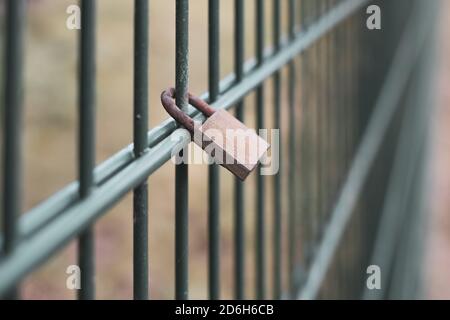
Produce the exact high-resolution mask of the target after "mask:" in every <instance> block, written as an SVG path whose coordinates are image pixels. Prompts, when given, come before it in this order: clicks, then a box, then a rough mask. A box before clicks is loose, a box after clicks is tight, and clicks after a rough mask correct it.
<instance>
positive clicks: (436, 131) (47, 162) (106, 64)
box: [0, 0, 450, 299]
mask: <svg viewBox="0 0 450 320" xmlns="http://www.w3.org/2000/svg"><path fill="white" fill-rule="evenodd" d="M423 1H425V0H423ZM29 3H30V6H29V9H28V10H29V12H30V14H29V20H28V22H27V27H26V64H25V67H26V73H25V76H26V92H25V127H24V134H25V141H24V142H25V153H24V155H25V163H24V165H25V167H24V170H25V172H24V188H25V190H24V195H25V207H24V210H25V211H27V210H29V209H31V208H33V207H34V206H36V205H37V204H39V203H40V202H42V201H43V200H45V199H46V198H48V197H49V196H50V195H52V194H53V193H54V192H56V191H58V190H59V189H60V188H62V187H64V186H65V185H67V184H68V183H70V182H72V181H74V180H76V177H77V173H76V141H77V136H76V129H77V114H76V110H77V91H76V88H77V77H76V75H77V54H78V51H77V39H78V32H77V31H73V30H68V29H67V28H66V27H65V25H66V19H67V16H68V15H67V14H66V8H67V7H68V6H69V5H71V4H74V1H73V0H58V1H56V0H34V1H29ZM233 3H234V2H233V1H221V29H220V30H221V38H220V41H221V76H222V77H224V76H226V75H228V74H229V73H230V72H232V70H233V58H232V57H233V37H234V29H233ZM253 3H254V2H253V1H248V3H247V2H246V8H248V9H247V10H246V14H247V16H248V17H246V18H248V19H253V12H254V10H253ZM282 4H283V9H282V12H283V15H284V16H283V21H287V17H286V15H287V14H286V13H287V9H286V8H287V7H286V4H287V1H282ZM443 6H444V8H443V10H441V17H440V22H439V34H438V35H437V36H438V37H439V39H438V41H437V42H438V44H439V50H438V57H439V59H437V68H436V70H437V73H436V80H437V86H436V92H435V94H436V96H437V99H436V101H437V103H438V107H437V108H436V109H435V110H436V111H435V113H434V115H433V139H432V143H433V148H432V155H431V158H432V161H431V165H430V168H431V170H430V171H431V176H430V190H429V195H430V200H431V201H430V204H431V206H430V208H429V212H428V218H429V222H430V223H429V232H428V241H427V246H426V258H425V261H424V264H425V267H426V268H425V270H426V271H425V272H426V275H425V279H426V281H425V298H433V299H450V274H448V270H450V168H449V163H450V139H449V137H450V61H449V59H448V57H449V56H450V1H448V0H444V1H443ZM190 7H191V9H190V39H189V42H190V85H189V87H190V90H191V92H193V93H196V94H201V93H203V92H204V91H205V89H206V88H207V67H208V65H207V63H205V62H206V61H207V59H208V56H207V50H208V48H207V45H208V41H207V32H208V27H207V12H208V10H207V8H208V2H207V1H206V0H196V1H191V2H190ZM0 10H2V13H1V15H2V16H3V15H4V12H3V1H1V0H0ZM150 11H151V13H150V14H151V19H150V83H149V90H150V101H149V102H150V103H149V105H150V127H154V126H156V125H157V124H159V123H160V122H161V121H163V120H165V119H166V118H167V114H166V113H165V111H164V110H163V108H162V107H161V105H160V101H159V94H160V92H161V90H162V89H163V88H166V87H168V86H172V85H174V79H175V64H174V61H175V55H174V53H175V2H174V1H162V0H156V1H150ZM266 12H267V23H268V28H269V26H270V25H271V23H272V21H271V16H270V10H266ZM98 14H99V16H98V40H99V41H98V48H97V63H98V69H97V70H98V71H97V72H98V78H97V79H98V93H97V103H98V109H97V140H96V144H97V163H101V162H102V161H104V160H105V159H107V158H109V157H110V156H112V155H113V154H114V153H116V152H117V151H119V150H120V149H122V148H123V147H124V146H126V145H128V144H129V143H130V142H131V140H132V110H133V92H132V90H133V73H132V70H133V36H132V35H133V5H132V1H122V0H99V1H98ZM3 21H4V19H1V20H0V23H1V24H2V23H3ZM245 27H246V30H245V31H246V39H248V43H249V45H247V46H246V57H247V58H250V57H253V56H254V50H253V48H254V46H253V33H254V24H253V23H248V24H246V26H245ZM283 30H286V27H284V28H283ZM1 37H3V34H1ZM267 41H268V42H270V41H271V33H270V32H267ZM1 45H3V39H2V41H1ZM0 52H3V50H1V49H0ZM271 94H272V92H271V89H270V88H269V89H268V90H267V93H266V95H267V99H270V97H271ZM247 101H249V102H248V103H252V101H253V96H252V95H250V96H249V97H248V99H247ZM430 108H431V107H430ZM246 110H247V112H249V114H251V113H252V110H253V109H252V108H247V109H246ZM247 119H249V121H248V122H247V123H246V124H247V125H248V126H250V127H252V126H254V123H252V121H253V120H252V119H253V117H250V116H249V117H247ZM284 121H287V119H284ZM190 176H191V177H192V178H191V179H190V184H191V186H190V187H191V190H195V191H191V192H190V195H189V197H190V213H189V214H190V222H189V223H190V226H189V227H190V244H189V250H190V252H189V254H190V262H189V263H190V268H189V270H190V271H189V272H190V273H189V277H190V296H191V297H192V298H198V299H204V298H206V297H207V290H206V289H205V288H206V285H205V284H206V283H207V273H206V272H205V271H206V266H207V197H206V194H207V188H206V187H207V167H206V166H191V168H190ZM173 180H174V168H173V165H172V164H171V163H167V164H165V165H164V166H163V168H161V169H160V170H158V171H157V172H156V173H155V174H153V175H152V176H151V178H150V180H149V183H150V187H149V188H150V192H149V221H150V224H149V254H150V288H151V292H150V296H151V297H152V298H162V299H171V298H172V297H173V294H174V272H175V271H174V267H173V266H174V255H173V247H174V202H173V199H174V197H175V195H174V186H173ZM222 180H223V182H222V184H223V187H222V197H221V208H222V212H223V213H222V215H221V224H222V225H221V228H222V239H221V240H222V242H221V249H222V287H223V289H222V297H223V298H231V297H232V289H233V280H232V267H233V265H232V251H233V242H232V241H233V238H232V229H231V227H232V225H233V217H232V204H233V201H232V188H231V186H232V181H233V180H232V177H231V175H228V174H227V175H225V174H223V175H222ZM252 183H254V182H252V181H249V187H248V188H247V193H248V196H249V197H252V190H254V189H255V188H253V187H252V186H251V184H252ZM156 186H157V187H156ZM268 195H269V196H268V198H267V200H266V201H267V205H268V207H270V203H271V201H272V199H271V197H270V192H268ZM249 199H251V198H249ZM253 205H254V203H253V201H247V206H248V208H247V209H248V210H247V211H248V212H249V214H248V215H246V219H247V220H248V221H253V219H254V216H253V213H252V212H254V210H253ZM95 231H96V254H97V260H96V261H97V262H96V263H97V276H96V278H97V279H96V280H97V295H98V298H100V299H131V298H132V287H131V285H132V252H133V251H132V238H133V237H132V196H131V195H128V196H127V197H126V198H124V199H123V200H122V201H121V202H120V203H119V204H118V205H117V206H115V207H114V209H112V210H111V212H110V213H108V214H107V215H105V216H104V217H103V218H101V220H100V221H99V223H97V224H96V226H95ZM268 233H270V230H269V229H268ZM247 234H248V239H246V245H247V247H248V248H253V237H252V234H250V233H247ZM283 246H284V247H286V244H285V243H283ZM75 252H76V250H75V243H73V242H72V244H71V245H70V246H69V247H67V248H66V249H64V250H63V251H62V252H61V253H60V254H58V255H57V256H55V257H53V258H52V259H51V260H50V261H49V262H48V263H46V264H45V265H44V266H43V267H41V268H40V269H39V270H38V271H37V272H35V273H33V274H32V275H30V276H29V277H28V278H27V279H26V281H25V282H24V284H23V287H22V294H23V298H25V299H61V298H62V299H66V298H67V299H69V298H74V297H75V294H74V292H72V291H69V290H67V289H66V287H65V284H66V276H67V275H66V273H65V271H66V268H67V266H69V265H71V264H76V256H75ZM268 258H270V253H269V256H268ZM246 268H247V269H248V272H247V275H248V276H247V277H246V281H247V283H248V289H247V290H248V294H249V295H253V287H254V286H253V285H252V284H253V282H254V279H253V273H252V272H251V271H252V270H254V265H253V256H252V255H247V261H246ZM269 283H271V281H269Z"/></svg>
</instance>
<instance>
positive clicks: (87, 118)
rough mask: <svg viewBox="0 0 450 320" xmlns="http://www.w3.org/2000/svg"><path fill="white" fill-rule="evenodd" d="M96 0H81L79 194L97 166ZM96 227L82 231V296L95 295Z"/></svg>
mask: <svg viewBox="0 0 450 320" xmlns="http://www.w3.org/2000/svg"><path fill="white" fill-rule="evenodd" d="M95 6H96V1H95V0H82V1H81V16H82V19H81V33H80V34H81V36H80V37H81V38H80V78H79V81H80V83H79V88H80V92H79V94H80V99H79V103H80V105H79V128H78V130H79V159H78V165H79V180H80V187H79V194H80V198H81V199H83V198H86V197H88V196H89V195H90V193H91V190H92V186H93V183H94V166H95V76H96V75H95V74H96V71H95V68H96V67H95V23H96V22H95V15H96V13H95ZM94 240H95V239H94V231H93V228H92V226H91V227H88V228H87V229H86V230H85V231H83V233H82V234H81V235H80V241H79V247H78V257H79V264H80V269H81V290H79V295H78V297H79V299H83V300H90V299H94V298H95V279H94V278H95V260H94V258H95V250H94Z"/></svg>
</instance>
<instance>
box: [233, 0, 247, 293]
mask: <svg viewBox="0 0 450 320" xmlns="http://www.w3.org/2000/svg"><path fill="white" fill-rule="evenodd" d="M234 30H235V32H234V34H235V36H234V70H235V71H234V72H235V74H236V84H239V83H240V82H241V81H242V79H243V77H244V51H245V49H244V41H245V34H244V1H243V0H235V2H234ZM236 118H237V119H239V120H240V121H244V100H243V99H242V100H240V101H239V102H238V103H237V106H236ZM244 192H245V190H244V183H243V182H242V181H241V180H239V179H238V178H235V179H234V223H235V225H234V295H235V298H236V299H239V300H242V299H244V297H245V290H244V288H245V219H244V212H245V211H244V209H245V197H244Z"/></svg>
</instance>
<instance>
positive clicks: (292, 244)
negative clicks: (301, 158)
mask: <svg viewBox="0 0 450 320" xmlns="http://www.w3.org/2000/svg"><path fill="white" fill-rule="evenodd" d="M288 10H289V12H288V16H289V22H288V32H289V38H290V39H291V41H294V39H295V1H294V0H289V6H288ZM295 69H296V66H295V61H294V60H291V61H290V62H289V65H288V85H289V87H288V100H289V101H288V103H289V109H288V110H289V178H288V184H289V188H288V190H289V194H288V196H289V216H288V219H289V229H288V245H289V256H288V257H289V261H288V279H289V296H290V297H292V296H293V294H294V292H295V272H294V271H295V262H296V261H295V260H296V249H297V247H296V230H295V225H296V215H297V203H296V199H297V190H296V171H297V168H296V159H297V134H296V127H297V123H296V122H297V115H296V113H297V112H296V101H295V100H296V99H295V90H296V75H295V74H296V70H295Z"/></svg>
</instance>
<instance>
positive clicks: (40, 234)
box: [0, 0, 369, 293]
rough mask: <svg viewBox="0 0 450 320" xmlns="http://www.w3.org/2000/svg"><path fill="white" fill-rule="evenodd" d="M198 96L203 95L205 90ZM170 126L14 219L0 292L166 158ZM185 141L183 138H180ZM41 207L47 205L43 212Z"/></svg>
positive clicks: (345, 11)
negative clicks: (15, 230)
mask: <svg viewBox="0 0 450 320" xmlns="http://www.w3.org/2000/svg"><path fill="white" fill-rule="evenodd" d="M368 2H369V0H345V1H343V2H341V3H340V4H338V5H337V6H335V7H334V8H333V9H331V10H330V11H329V12H328V13H327V14H325V15H324V16H323V17H322V18H320V19H319V21H318V22H317V23H314V24H312V25H311V26H310V27H309V28H308V29H307V30H305V31H303V32H300V33H298V34H297V35H296V36H295V39H294V40H293V41H292V42H290V43H289V44H286V41H283V45H282V47H281V50H280V51H279V53H276V54H273V55H271V54H270V52H269V50H266V54H265V56H268V57H267V58H266V59H265V60H264V62H263V63H261V65H260V67H259V68H257V69H255V68H254V60H250V61H249V62H248V63H246V70H248V73H247V74H246V76H245V77H244V79H243V80H242V82H241V83H240V84H239V85H236V86H233V81H234V80H233V79H234V76H230V77H228V78H227V79H226V80H225V81H222V82H221V84H222V86H221V87H222V88H224V93H223V95H222V96H220V97H219V98H218V100H217V101H216V102H215V103H213V104H212V106H213V107H215V108H217V109H221V108H225V109H228V108H231V107H232V106H234V105H235V104H236V103H238V102H239V101H240V100H241V99H242V98H243V97H244V96H246V95H247V94H248V93H249V92H250V91H252V90H254V89H255V88H256V87H258V86H259V85H260V84H261V83H262V82H263V81H264V80H266V79H267V78H269V77H270V76H271V75H272V74H273V73H274V72H276V71H277V70H278V69H280V68H281V67H283V66H284V65H286V64H287V63H288V62H289V61H291V60H292V59H293V58H294V57H295V56H297V55H298V54H300V53H302V52H303V51H304V50H306V49H307V48H309V47H310V46H311V45H312V44H314V43H315V42H316V41H317V40H318V39H320V38H321V37H322V36H324V35H325V34H326V33H328V32H329V31H330V30H332V29H333V28H334V27H335V26H336V25H338V24H339V23H341V22H343V21H344V20H345V19H346V18H348V17H349V16H350V15H352V14H354V13H355V12H356V11H357V10H358V9H359V8H360V7H361V6H362V5H364V4H366V3H368ZM252 61H253V62H252ZM228 81H229V82H228ZM203 98H205V99H207V96H206V95H205V96H203ZM188 113H189V114H190V115H192V116H196V115H198V112H196V111H195V110H194V108H193V107H189V110H188ZM197 118H199V117H197ZM176 128H177V125H176V123H175V122H174V121H173V120H170V119H169V120H166V121H164V122H163V123H162V124H161V125H160V126H158V127H156V128H155V129H153V130H151V131H150V132H149V134H148V138H149V146H150V148H151V149H150V151H149V152H148V153H146V154H145V155H143V156H142V157H141V158H139V159H134V158H133V147H132V146H128V147H127V148H125V149H124V150H122V151H120V152H119V153H118V154H116V155H115V156H113V157H112V158H110V160H107V161H106V162H104V164H103V165H101V166H99V167H98V169H97V170H96V171H95V181H96V182H97V183H98V184H97V185H96V188H95V189H94V190H93V192H92V195H91V196H90V197H88V198H86V199H84V200H81V201H77V200H76V190H77V185H78V183H72V184H71V185H69V186H68V187H67V188H65V189H64V190H62V191H61V192H60V193H58V194H56V195H55V196H54V197H52V198H50V199H49V200H48V201H46V202H44V203H43V204H41V205H40V206H38V207H36V208H35V209H34V210H32V211H31V212H29V213H28V214H31V213H32V212H35V213H34V214H33V215H32V216H31V217H30V218H27V215H25V217H24V218H22V219H21V220H20V223H19V233H20V235H21V236H26V240H25V241H22V242H21V243H20V245H19V246H18V247H17V251H15V253H14V254H13V255H11V256H9V257H7V258H5V259H3V260H2V261H0V293H1V292H4V291H5V290H6V289H7V288H8V287H11V286H12V285H13V284H14V283H16V282H17V281H18V280H20V278H21V277H23V276H24V275H25V274H26V273H27V272H29V271H30V270H31V269H33V268H34V267H35V266H37V265H39V264H40V263H42V262H43V261H45V260H46V258H48V257H49V256H50V255H51V254H52V253H53V252H54V251H56V250H58V249H60V248H61V247H63V246H64V245H65V244H66V243H67V242H68V241H69V240H71V239H72V238H73V237H75V236H76V235H77V234H79V233H80V232H81V231H82V230H83V229H84V228H86V227H87V226H88V225H89V224H90V223H92V222H94V221H95V220H96V219H97V218H98V217H100V216H101V215H102V214H103V213H104V212H105V210H107V209H109V208H111V207H112V206H113V205H114V204H115V203H117V202H118V201H119V200H120V199H121V198H122V197H123V196H124V195H125V194H126V193H127V192H129V191H130V190H132V189H134V188H135V187H137V186H138V185H139V184H140V183H142V182H143V181H144V180H145V179H146V178H147V177H148V176H149V175H151V174H152V173H153V172H154V171H155V170H157V169H158V168H159V167H161V166H162V165H163V164H164V163H165V162H167V161H168V160H169V159H170V156H171V151H172V149H173V147H174V146H175V145H176V144H177V142H176V141H174V140H173V139H172V136H178V134H179V133H178V132H177V131H175V129H176ZM174 131H175V132H174ZM188 142H189V141H185V143H186V144H187V143H188ZM53 206H55V208H53ZM44 209H47V212H46V211H45V210H44ZM38 213H39V214H38Z"/></svg>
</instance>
